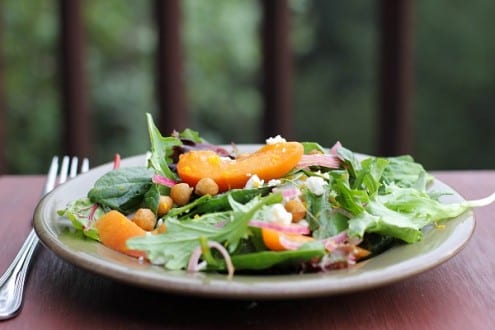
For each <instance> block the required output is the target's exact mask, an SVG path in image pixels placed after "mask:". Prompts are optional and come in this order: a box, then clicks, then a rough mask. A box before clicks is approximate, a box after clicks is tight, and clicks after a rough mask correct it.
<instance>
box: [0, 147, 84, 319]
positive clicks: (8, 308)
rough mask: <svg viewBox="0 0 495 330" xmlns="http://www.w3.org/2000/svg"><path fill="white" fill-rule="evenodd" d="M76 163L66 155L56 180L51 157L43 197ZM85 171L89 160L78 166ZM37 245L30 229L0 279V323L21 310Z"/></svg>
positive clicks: (55, 161) (55, 162)
mask: <svg viewBox="0 0 495 330" xmlns="http://www.w3.org/2000/svg"><path fill="white" fill-rule="evenodd" d="M78 163H79V160H78V158H77V157H72V159H70V157H69V156H64V157H63V159H62V164H61V166H60V173H59V176H58V180H57V171H58V166H59V160H58V157H57V156H55V157H53V159H52V163H51V165H50V169H49V171H48V176H47V179H46V183H45V187H44V189H43V194H42V196H44V195H45V194H47V193H48V192H50V191H51V190H53V188H55V186H56V185H57V184H62V183H64V182H66V181H67V178H73V177H75V176H76V175H77V172H78ZM88 170H89V161H88V159H87V158H84V159H83V161H82V164H81V173H84V172H87V171H88ZM38 242H39V239H38V236H36V233H35V231H34V229H31V232H30V233H29V235H28V237H27V238H26V240H25V241H24V243H23V244H22V247H21V249H20V250H19V252H18V253H17V255H16V256H15V258H14V260H13V261H12V263H11V264H10V266H9V267H8V268H7V270H6V271H5V273H4V274H3V275H2V277H0V320H7V319H10V318H12V317H14V316H16V315H17V314H18V313H19V311H20V310H21V307H22V298H23V292H24V284H25V281H26V274H27V271H28V269H29V264H30V261H31V257H32V256H33V252H34V250H35V249H36V246H37V245H38Z"/></svg>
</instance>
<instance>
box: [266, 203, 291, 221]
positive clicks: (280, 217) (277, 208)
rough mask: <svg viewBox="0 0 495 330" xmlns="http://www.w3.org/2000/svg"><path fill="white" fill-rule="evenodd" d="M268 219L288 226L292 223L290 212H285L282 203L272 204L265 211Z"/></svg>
mask: <svg viewBox="0 0 495 330" xmlns="http://www.w3.org/2000/svg"><path fill="white" fill-rule="evenodd" d="M266 217H267V219H268V220H269V221H271V222H275V223H278V224H281V225H285V226H288V225H290V224H291V223H292V213H290V212H287V210H286V209H285V207H284V206H283V205H282V204H274V205H272V206H271V207H270V208H269V209H268V210H267V212H266Z"/></svg>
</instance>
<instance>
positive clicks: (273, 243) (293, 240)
mask: <svg viewBox="0 0 495 330" xmlns="http://www.w3.org/2000/svg"><path fill="white" fill-rule="evenodd" d="M261 237H262V238H263V243H265V246H266V247H267V248H268V249H270V250H272V251H286V250H289V247H288V246H287V245H284V242H282V240H284V241H285V242H286V244H287V243H288V244H290V245H293V246H294V247H295V246H299V245H302V244H304V243H308V242H311V241H314V238H313V237H311V236H304V235H300V234H288V233H283V232H281V231H278V230H275V229H270V228H262V229H261Z"/></svg>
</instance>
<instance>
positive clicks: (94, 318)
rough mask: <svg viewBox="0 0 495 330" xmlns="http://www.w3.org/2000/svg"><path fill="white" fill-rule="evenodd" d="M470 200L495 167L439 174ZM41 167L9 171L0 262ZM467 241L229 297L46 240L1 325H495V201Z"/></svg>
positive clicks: (488, 187)
mask: <svg viewBox="0 0 495 330" xmlns="http://www.w3.org/2000/svg"><path fill="white" fill-rule="evenodd" d="M433 174H434V175H435V176H436V177H437V178H438V179H440V180H442V181H443V182H445V183H447V184H449V185H450V186H451V187H453V188H454V189H455V190H457V191H458V192H459V193H460V194H461V195H463V196H464V197H465V198H466V199H475V198H480V197H484V196H486V195H488V194H489V193H491V192H493V191H495V171H456V172H436V173H433ZM43 182H44V178H43V177H42V176H1V177H0V214H1V216H0V242H1V243H0V269H1V270H2V271H3V270H4V269H6V267H7V265H8V264H9V263H10V261H11V260H12V259H13V257H14V256H15V254H16V253H17V250H18V249H19V247H20V246H21V244H22V241H23V240H24V238H25V237H26V235H27V234H28V232H29V230H30V228H31V221H32V219H31V217H32V213H33V210H34V207H35V206H36V203H37V202H38V199H39V196H40V193H41V190H42V186H43ZM475 217H476V220H477V225H476V229H475V232H474V235H473V237H472V239H471V240H470V241H469V243H468V244H467V246H466V247H465V248H464V249H463V250H462V251H461V252H460V253H459V254H458V255H457V256H455V257H454V258H452V259H451V260H449V261H447V262H445V263H444V264H442V265H440V266H438V267H436V268H434V269H432V270H429V271H427V272H425V273H422V274H420V275H418V276H415V277H413V278H410V279H407V280H404V281H401V282H398V283H395V284H392V285H388V286H385V287H381V288H376V289H372V290H367V291H362V292H357V293H353V294H346V295H341V296H332V297H326V298H318V299H303V300H285V301H228V300H212V299H204V298H202V299H198V298H190V297H182V296H176V295H170V294H165V293H159V292H153V291H148V290H144V289H141V288H137V287H133V286H129V285H126V284H122V283H118V282H114V281H112V280H110V279H107V278H103V277H99V276H96V275H93V274H91V273H89V272H86V271H84V270H81V269H78V268H76V267H74V266H72V265H70V264H68V263H66V262H65V261H63V260H61V259H59V258H58V257H56V256H55V255H54V254H53V253H52V252H51V251H49V250H47V249H46V248H44V247H43V246H40V247H39V248H38V250H37V252H36V260H35V262H34V263H33V265H32V268H31V272H30V274H29V278H28V284H27V287H26V291H25V303H24V308H23V311H22V312H21V314H20V315H19V316H17V317H16V318H14V319H11V320H8V321H0V329H142V328H146V329H155V328H156V329H182V328H185V329H234V328H235V329H491V328H492V327H493V324H495V281H494V277H495V258H494V254H495V239H494V237H495V219H494V218H495V205H491V206H488V207H484V208H480V209H477V210H475Z"/></svg>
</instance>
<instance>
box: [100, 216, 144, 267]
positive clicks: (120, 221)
mask: <svg viewBox="0 0 495 330" xmlns="http://www.w3.org/2000/svg"><path fill="white" fill-rule="evenodd" d="M95 226H96V229H97V230H98V235H99V237H100V242H101V243H102V244H103V245H105V246H107V247H109V248H111V249H113V250H116V251H119V252H122V253H125V254H127V255H130V256H133V257H137V258H139V257H145V256H146V255H145V253H144V252H143V251H137V250H130V249H128V248H127V245H126V242H127V240H128V239H129V238H131V237H136V236H144V235H146V231H145V230H143V229H142V228H141V227H139V226H138V225H137V224H135V223H134V222H132V221H131V220H129V219H128V218H127V217H126V216H125V215H123V214H122V213H120V212H119V211H115V210H113V211H110V212H108V213H105V214H104V215H103V216H102V217H101V218H100V219H98V220H97V221H96V223H95Z"/></svg>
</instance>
